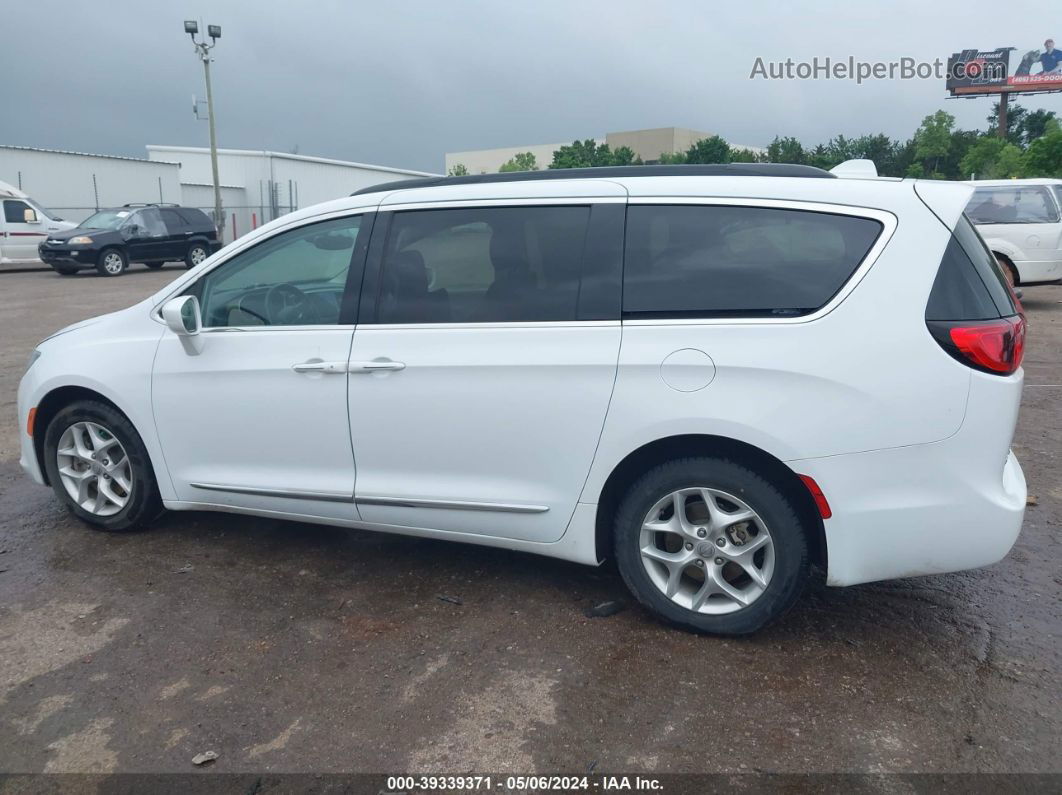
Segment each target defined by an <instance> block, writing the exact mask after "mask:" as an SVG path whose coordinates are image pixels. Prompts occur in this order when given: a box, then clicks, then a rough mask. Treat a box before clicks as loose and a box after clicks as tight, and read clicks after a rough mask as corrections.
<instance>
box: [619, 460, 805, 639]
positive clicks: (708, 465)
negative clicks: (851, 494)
mask: <svg viewBox="0 0 1062 795" xmlns="http://www.w3.org/2000/svg"><path fill="white" fill-rule="evenodd" d="M696 487H710V488H715V489H719V490H721V491H725V492H727V493H729V494H733V495H734V496H735V497H739V498H740V499H741V500H742V501H744V502H745V503H746V504H748V505H749V507H751V508H752V509H753V510H755V511H756V512H757V513H758V514H759V515H760V516H761V517H763V520H764V521H765V522H766V524H767V527H768V530H769V532H770V534H771V540H772V542H773V543H774V554H775V565H774V573H773V575H772V577H771V581H770V583H769V584H768V585H767V590H766V591H764V593H763V594H762V595H761V596H760V597H759V598H757V599H756V600H755V601H754V602H753V603H752V604H751V605H749V606H748V607H744V608H742V609H740V610H737V611H735V612H733V613H728V614H724V615H708V614H703V613H694V612H693V611H691V610H687V609H686V608H683V607H681V606H680V605H677V604H675V603H674V602H672V601H671V600H670V599H669V598H668V597H667V596H665V595H664V594H663V593H661V591H660V590H659V589H658V588H657V587H656V585H655V584H654V583H653V581H652V580H651V579H650V578H649V575H648V573H647V572H646V571H645V568H644V566H643V565H642V560H641V553H640V549H639V535H640V532H641V525H642V520H643V519H644V518H645V515H646V514H647V513H648V512H649V510H650V509H651V508H652V507H653V505H654V504H656V502H657V501H658V500H660V499H661V498H662V497H664V496H666V495H667V494H669V493H671V492H673V491H677V490H678V489H683V488H696ZM613 532H614V544H615V555H616V563H617V566H618V568H619V570H620V574H621V575H622V576H623V580H624V582H626V584H627V587H628V588H629V589H630V590H631V592H632V593H633V594H634V596H635V598H637V599H638V601H640V602H641V603H642V604H643V605H645V606H646V607H648V608H649V609H650V610H652V611H653V612H655V613H656V614H658V615H660V616H661V617H663V618H664V619H666V620H667V621H669V622H671V623H673V624H676V625H679V626H682V627H685V628H687V629H692V630H694V631H697V632H705V633H711V634H719V635H746V634H749V633H752V632H755V631H757V630H758V629H760V628H761V627H763V626H765V625H766V624H768V623H770V622H771V621H774V620H776V619H777V618H779V617H780V616H782V615H783V614H784V613H785V612H786V611H787V610H789V608H790V607H792V605H793V603H794V602H795V601H796V599H797V598H798V597H799V596H800V593H801V591H802V590H803V588H804V585H805V583H806V582H807V578H808V552H807V539H806V536H805V533H804V529H803V528H802V527H801V523H800V519H799V518H798V515H797V511H796V510H795V508H794V507H793V505H792V504H791V503H790V501H789V500H788V499H787V498H786V497H785V496H784V495H783V493H782V492H781V491H780V490H779V489H778V488H777V487H775V486H774V485H772V484H771V483H769V482H768V481H767V480H765V479H764V478H762V477H761V476H760V475H758V474H756V473H755V472H753V471H752V470H750V469H748V468H747V467H745V466H742V465H741V464H738V463H735V462H733V461H729V460H726V459H720V458H686V459H680V460H676V461H671V462H668V463H666V464H661V465H660V466H657V467H655V468H653V469H651V470H649V471H648V472H647V473H646V474H645V475H643V476H642V478H641V479H639V480H638V481H637V482H636V483H635V484H634V485H633V486H632V487H631V489H630V491H629V492H628V494H627V497H626V498H625V499H624V500H623V501H622V503H621V504H620V507H619V510H618V511H617V513H616V522H615V527H614V531H613Z"/></svg>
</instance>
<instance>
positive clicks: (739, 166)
mask: <svg viewBox="0 0 1062 795" xmlns="http://www.w3.org/2000/svg"><path fill="white" fill-rule="evenodd" d="M624 177H805V178H812V179H835V176H834V175H833V174H831V173H830V172H828V171H823V170H822V169H821V168H815V167H813V166H797V165H790V164H788V163H720V164H713V165H692V166H690V165H686V166H605V167H602V168H556V169H546V170H545V171H510V172H507V173H504V174H474V175H470V176H467V177H434V178H430V179H405V180H398V181H396V182H385V183H382V184H380V185H371V186H369V187H367V188H362V189H361V190H357V191H354V193H352V194H351V196H359V195H361V194H363V193H376V192H378V191H394V190H408V189H411V188H431V187H437V186H450V185H481V184H485V183H494V182H538V181H541V180H562V179H563V180H572V179H598V180H601V179H621V178H624Z"/></svg>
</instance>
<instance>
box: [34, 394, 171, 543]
mask: <svg viewBox="0 0 1062 795" xmlns="http://www.w3.org/2000/svg"><path fill="white" fill-rule="evenodd" d="M92 429H94V430H92ZM64 451H69V452H65V453H64ZM122 454H124V456H123V457H119V456H121V455H122ZM92 456H96V457H95V458H93V457H92ZM60 459H61V460H60ZM104 461H106V462H107V463H106V464H104V463H103V462H104ZM123 462H124V463H123ZM60 466H62V467H63V470H62V471H61V470H60ZM44 468H45V471H46V472H47V473H48V482H49V483H51V484H52V489H53V490H54V491H55V493H56V495H57V496H58V497H59V500H60V501H61V502H62V503H63V504H64V505H65V506H66V508H67V510H69V511H70V512H71V513H73V514H74V515H75V516H76V517H78V518H79V519H81V520H82V521H83V522H85V523H87V524H88V525H90V526H91V527H93V528H94V529H97V530H105V531H110V532H123V531H131V530H138V529H140V528H142V527H144V526H145V525H147V524H148V523H150V522H151V521H152V520H153V519H155V518H156V517H157V516H158V515H159V514H160V513H161V512H162V499H161V498H160V497H159V490H158V485H157V484H156V482H155V473H154V471H153V470H152V468H151V460H150V458H149V457H148V453H147V449H146V448H145V447H144V442H143V440H141V438H140V434H138V433H137V432H136V428H134V427H133V425H132V423H131V422H129V420H128V419H127V418H126V417H125V415H124V414H122V413H121V412H119V411H118V410H117V409H115V408H114V407H113V406H110V405H108V404H106V403H101V402H99V401H94V400H82V401H78V402H76V403H72V404H70V405H69V406H67V407H66V408H64V409H62V410H61V411H60V412H59V413H58V414H56V415H55V417H54V418H53V419H52V421H51V422H50V423H48V427H47V429H46V430H45V432H44ZM82 473H84V474H83V475H82ZM79 475H80V476H81V477H78V476H79ZM100 484H104V488H102V489H101V487H100ZM72 492H74V493H72ZM82 495H83V499H81V500H80V501H79V499H77V498H76V497H82ZM119 503H121V504H119Z"/></svg>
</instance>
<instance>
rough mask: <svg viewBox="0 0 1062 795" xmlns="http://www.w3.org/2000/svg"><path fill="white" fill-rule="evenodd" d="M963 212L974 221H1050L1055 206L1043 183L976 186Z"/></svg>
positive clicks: (1055, 215)
mask: <svg viewBox="0 0 1062 795" xmlns="http://www.w3.org/2000/svg"><path fill="white" fill-rule="evenodd" d="M966 214H967V215H968V216H969V217H970V220H971V221H973V222H974V223H975V224H1053V223H1057V222H1058V206H1057V205H1056V204H1055V200H1054V197H1053V196H1052V195H1051V191H1050V190H1049V189H1048V188H1047V187H1045V186H1043V185H1015V186H1014V187H1009V186H1008V187H1001V188H977V190H975V191H974V195H973V197H972V198H971V199H970V203H969V204H967V205H966Z"/></svg>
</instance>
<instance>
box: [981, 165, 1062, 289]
mask: <svg viewBox="0 0 1062 795" xmlns="http://www.w3.org/2000/svg"><path fill="white" fill-rule="evenodd" d="M969 184H971V185H973V186H974V194H973V196H972V197H971V198H970V203H969V205H967V207H966V215H967V216H969V218H970V220H971V221H973V222H974V224H975V225H976V226H977V230H978V231H979V232H980V233H981V236H982V237H983V238H984V239H985V242H986V243H987V244H988V247H989V248H990V249H991V250H992V253H993V254H995V255H996V258H997V259H998V260H999V261H1000V263H1001V264H1002V265H1003V266H1004V267H1005V268H1006V269H1007V271H1008V274H1009V276H1010V279H1011V282H1012V283H1013V284H1016V285H1028V284H1043V283H1045V282H1057V281H1059V280H1060V279H1062V213H1060V212H1059V206H1060V205H1062V180H1060V179H999V180H975V181H973V182H970V183H969Z"/></svg>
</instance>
